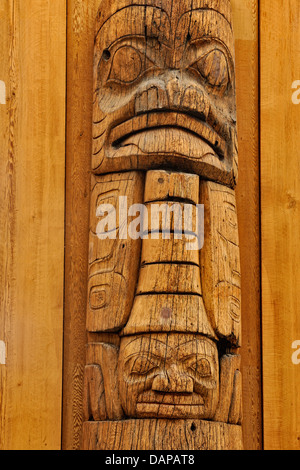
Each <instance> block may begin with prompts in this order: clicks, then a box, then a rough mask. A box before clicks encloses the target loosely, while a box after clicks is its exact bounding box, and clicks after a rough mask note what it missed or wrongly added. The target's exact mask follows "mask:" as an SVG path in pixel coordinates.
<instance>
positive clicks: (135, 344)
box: [118, 333, 219, 419]
mask: <svg viewBox="0 0 300 470" xmlns="http://www.w3.org/2000/svg"><path fill="white" fill-rule="evenodd" d="M118 375H119V390H120V398H121V404H122V407H123V410H124V412H125V414H126V415H127V416H128V417H136V418H174V419H175V418H177V419H178V418H192V419H194V418H198V419H212V418H213V416H214V414H215V411H216V408H217V405H218V401H219V365H218V351H217V347H216V345H215V343H214V342H213V341H211V340H209V339H207V338H205V337H202V336H200V335H192V334H177V333H172V334H161V333H160V334H152V335H141V336H131V337H125V338H122V341H121V347H120V356H119V365H118Z"/></svg>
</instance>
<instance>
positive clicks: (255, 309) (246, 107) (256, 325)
mask: <svg viewBox="0 0 300 470" xmlns="http://www.w3.org/2000/svg"><path fill="white" fill-rule="evenodd" d="M232 7H233V13H234V17H233V19H234V32H235V39H236V42H235V45H236V86H237V118H238V138H239V183H238V187H237V208H238V220H239V232H240V253H241V273H242V277H241V278H242V349H241V356H242V376H243V434H244V447H245V449H246V450H257V449H261V448H262V384H261V326H260V324H261V308H260V194H259V193H260V188H259V172H260V170H259V69H258V64H259V43H258V0H232Z"/></svg>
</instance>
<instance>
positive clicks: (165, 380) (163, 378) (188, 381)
mask: <svg viewBox="0 0 300 470" xmlns="http://www.w3.org/2000/svg"><path fill="white" fill-rule="evenodd" d="M152 390H153V391H154V392H160V393H193V391H194V382H193V379H192V378H191V377H189V376H188V375H185V374H182V373H180V372H179V371H178V369H177V367H176V366H175V367H174V366H173V367H171V368H170V369H168V370H167V371H165V372H161V373H160V374H158V375H157V376H156V377H155V378H154V380H153V383H152Z"/></svg>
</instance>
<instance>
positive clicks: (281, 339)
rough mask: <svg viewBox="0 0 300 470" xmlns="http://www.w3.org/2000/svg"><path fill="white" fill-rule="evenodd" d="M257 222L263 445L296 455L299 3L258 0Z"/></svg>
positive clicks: (299, 444)
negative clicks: (294, 356)
mask: <svg viewBox="0 0 300 470" xmlns="http://www.w3.org/2000/svg"><path fill="white" fill-rule="evenodd" d="M260 17H261V23H260V29H261V198H262V201H261V216H262V320H263V321H262V326H263V389H264V442H265V448H266V449H268V450H269V449H275V450H278V449H279V450H286V449H288V450H290V449H291V450H296V449H297V450H299V449H300V395H299V384H300V365H295V364H293V362H292V354H293V353H294V352H295V350H293V349H292V344H293V342H294V341H297V340H299V339H300V321H299V309H300V297H299V284H300V239H299V232H300V180H299V169H300V167H299V161H300V160H299V141H300V127H299V117H300V107H299V105H295V104H293V102H292V93H293V89H292V84H293V82H294V81H295V80H298V79H299V75H300V4H299V2H298V0H277V1H276V2H269V1H268V0H262V1H261V11H260Z"/></svg>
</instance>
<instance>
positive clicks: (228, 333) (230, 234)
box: [200, 182, 241, 347]
mask: <svg viewBox="0 0 300 470" xmlns="http://www.w3.org/2000/svg"><path fill="white" fill-rule="evenodd" d="M200 200H201V203H202V204H203V205H204V207H205V222H204V233H205V242H204V246H203V248H202V250H201V253H200V260H201V276H202V287H203V300H204V304H205V307H206V311H207V314H208V317H209V319H210V322H211V324H212V326H213V328H214V331H215V332H216V334H217V335H218V336H220V337H224V338H230V342H231V343H232V345H236V346H237V347H239V346H240V342H241V339H240V336H241V268H240V250H239V234H238V221H237V208H236V197H235V192H234V191H233V190H231V189H230V188H225V187H224V186H222V185H219V184H217V183H212V182H203V183H202V184H201V198H200Z"/></svg>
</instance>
